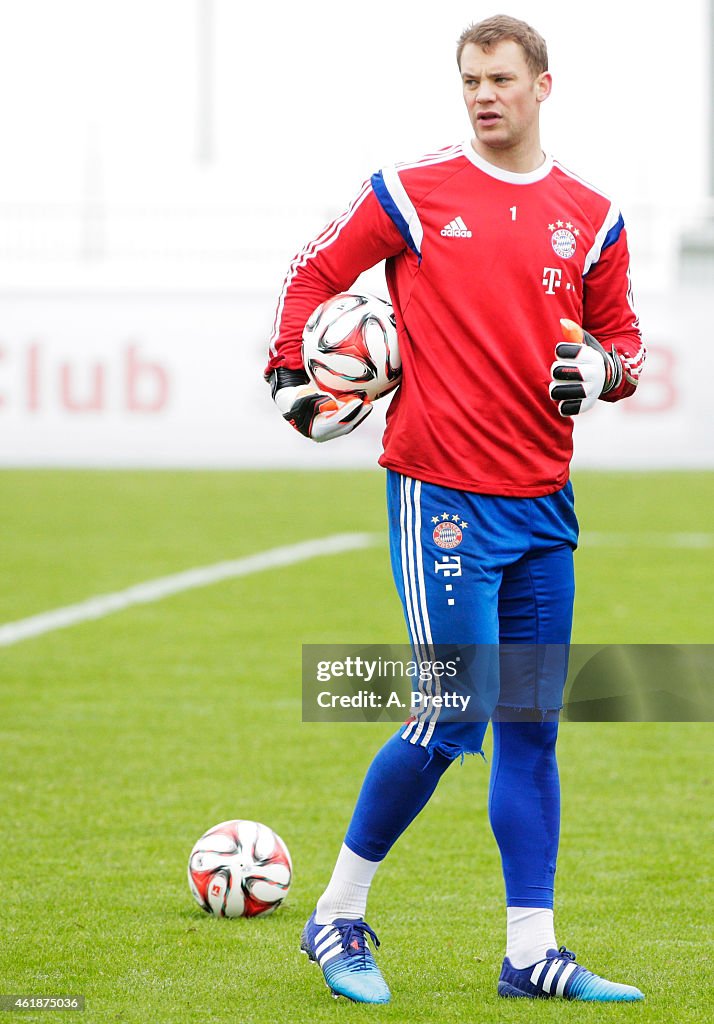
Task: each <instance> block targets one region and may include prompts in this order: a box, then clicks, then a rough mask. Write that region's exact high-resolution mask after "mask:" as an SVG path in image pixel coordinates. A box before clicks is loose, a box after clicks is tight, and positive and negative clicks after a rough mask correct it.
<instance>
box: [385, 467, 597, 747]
mask: <svg viewBox="0 0 714 1024" xmlns="http://www.w3.org/2000/svg"><path fill="white" fill-rule="evenodd" d="M387 505H388V511H389V538H390V553H391V561H392V572H393V574H394V580H395V583H396V586H397V591H398V593H399V597H400V599H401V602H402V606H403V609H404V616H405V619H406V623H407V629H408V632H409V639H410V641H411V644H412V647H413V649H414V652H415V656H416V657H417V659H418V660H422V659H429V658H431V659H437V660H439V661H443V660H444V657H443V656H444V655H448V653H449V651H450V650H453V648H455V647H458V648H467V649H468V651H469V652H470V653H469V655H468V657H467V660H468V661H470V666H469V670H468V673H467V675H468V676H469V678H468V680H467V683H466V685H468V686H469V687H471V688H472V689H473V687H474V686H476V691H477V692H475V694H474V697H475V700H473V701H472V703H471V706H472V711H473V709H474V708H478V709H479V716H480V717H481V718H482V719H483V718H484V717H485V718H488V717H490V716H491V715H493V716H494V717H495V716H496V715H497V714H499V713H501V714H502V711H503V709H507V708H512V709H532V710H533V711H555V710H557V709H559V708H560V707H561V706H562V696H563V687H564V685H565V677H566V674H567V645H568V644H569V642H570V633H571V627H572V617H573V600H574V595H575V583H574V573H573V550H574V549H575V547H576V546H577V540H578V523H577V519H576V517H575V510H574V501H573V490H572V486H571V485H570V483H568V484H566V486H565V487H563V488H562V490H560V491H557V492H556V493H554V494H549V495H545V496H544V497H538V498H505V497H498V496H493V495H487V494H473V493H470V492H466V491H456V490H453V489H451V488H448V487H439V486H436V485H435V484H429V483H424V482H422V481H419V480H413V479H411V478H409V477H405V476H402V475H401V474H399V473H395V472H393V471H392V470H388V471H387ZM499 645H500V647H499ZM546 645H554V646H553V647H551V648H549V647H547V646H546ZM519 648H520V650H519ZM447 683H449V681H448V680H446V679H444V678H442V679H441V680H438V679H437V680H431V681H427V682H426V683H424V681H423V680H422V681H420V682H419V684H418V685H419V687H420V688H422V689H424V688H426V689H427V690H429V689H431V690H432V691H433V689H434V686H437V688H438V687H439V685H441V684H443V685H446V684H447ZM462 684H463V680H462ZM443 714H444V712H443V710H439V709H433V708H432V710H431V712H429V713H427V712H426V711H425V713H424V714H423V715H421V713H419V714H418V715H417V719H421V722H423V723H424V728H423V729H421V732H422V733H424V734H426V732H428V731H429V730H428V723H429V722H433V721H434V720H435V719H438V718H439V716H440V715H441V716H442V717H443ZM430 716H431V717H430ZM472 717H473V714H472ZM408 728H409V726H408ZM411 731H412V732H416V731H419V722H417V725H416V726H415V725H414V724H413V723H411ZM405 738H406V737H405ZM420 742H422V741H421V740H420Z"/></svg>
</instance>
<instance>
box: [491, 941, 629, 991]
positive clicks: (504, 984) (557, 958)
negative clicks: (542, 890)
mask: <svg viewBox="0 0 714 1024" xmlns="http://www.w3.org/2000/svg"><path fill="white" fill-rule="evenodd" d="M498 994H499V996H520V997H525V998H526V999H580V1000H583V1001H586V1002H590V1003H633V1002H636V1001H639V1000H640V999H644V998H645V997H644V996H643V994H642V993H641V992H640V990H639V989H638V988H634V987H633V986H632V985H619V984H618V983H617V982H615V981H607V980H606V979H605V978H599V977H598V976H597V974H593V973H592V972H591V971H588V970H587V968H585V967H581V965H580V964H577V963H576V962H575V953H571V952H570V950H568V949H566V948H565V946H561V947H560V949H549V950H548V952H547V953H546V954H545V959H544V960H538V962H537V963H535V964H532V965H531V966H530V967H524V968H523V969H522V970H517V969H516V968H515V967H514V966H513V965H512V963H511V961H510V960H509V959H508V957H506V958H505V960H504V961H503V967H502V968H501V977H500V978H499V979H498Z"/></svg>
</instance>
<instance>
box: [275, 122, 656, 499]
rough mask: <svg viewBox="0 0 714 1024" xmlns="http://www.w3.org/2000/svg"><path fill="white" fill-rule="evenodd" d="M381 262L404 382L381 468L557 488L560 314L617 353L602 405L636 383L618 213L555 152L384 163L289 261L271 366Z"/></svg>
mask: <svg viewBox="0 0 714 1024" xmlns="http://www.w3.org/2000/svg"><path fill="white" fill-rule="evenodd" d="M383 259H386V278H387V286H388V289H389V294H390V297H391V300H392V303H393V305H394V311H395V314H396V320H397V329H398V332H399V347H400V352H401V357H402V363H403V379H402V384H401V386H400V388H399V390H398V391H397V394H396V395H395V397H394V398H393V400H392V402H391V405H390V408H389V410H388V413H387V427H386V430H385V434H384V442H383V443H384V454H383V455H382V457H381V458H380V460H379V461H380V463H381V465H383V466H387V467H389V468H390V469H394V470H396V471H398V472H400V473H403V474H405V475H407V476H411V477H414V478H416V479H420V480H424V481H427V482H430V483H435V484H440V485H442V486H446V487H453V488H455V489H457V490H465V491H474V492H480V493H484V494H500V495H506V496H516V497H528V496H537V495H543V494H549V493H551V492H553V491H556V490H558V489H559V488H561V487H562V486H563V485H564V484H565V483H566V482H567V479H568V471H569V464H570V458H571V456H572V420H571V419H570V418H566V417H562V416H560V414H559V412H558V408H557V405H556V403H555V402H553V401H552V399H551V398H550V395H549V392H548V386H549V383H550V379H551V378H550V367H551V364H552V362H553V360H554V358H555V356H554V348H555V345H556V343H557V342H558V341H561V340H563V339H562V332H561V328H560V324H559V320H560V318H561V317H569V318H570V319H571V320H575V321H577V323H580V324H582V325H583V326H584V327H585V328H586V330H588V331H589V332H590V333H591V334H593V335H594V336H595V337H596V338H597V339H598V341H600V342H601V343H602V344H603V345H604V346H605V348H606V349H607V350H608V351H609V350H610V349H611V348H612V347H614V348H615V349H616V350H617V352H618V353H619V354H620V357H621V359H622V362H623V367H624V371H625V372H624V375H623V380H622V382H621V383H620V385H619V386H618V388H617V389H616V390H614V391H612V392H610V393H609V394H608V395H607V396H606V400H607V401H616V400H618V399H620V398H624V397H626V396H627V395H630V394H632V392H633V391H634V389H635V387H636V385H637V380H638V377H639V373H640V369H641V367H642V363H643V360H644V345H643V343H642V339H641V336H640V331H639V326H638V321H637V316H636V314H635V312H634V309H633V306H632V296H631V288H630V275H629V255H628V249H627V236H626V231H625V227H624V223H623V220H622V216H621V214H620V212H619V210H618V209H617V208H616V207H615V206H614V205H613V204H612V202H611V201H610V199H608V198H607V196H605V195H603V193H601V192H599V191H598V190H597V189H595V188H593V186H591V185H589V184H587V183H586V182H584V181H582V180H581V179H580V178H578V177H576V176H575V175H574V174H572V173H571V172H570V171H568V170H566V169H565V168H564V167H562V166H561V165H560V164H558V163H557V162H555V161H554V160H552V159H551V158H546V160H545V162H544V164H543V165H542V166H541V167H539V168H538V169H537V170H535V171H532V172H530V173H527V174H516V173H513V172H510V171H505V170H501V169H500V168H498V167H495V166H493V165H492V164H489V163H487V162H486V161H484V160H483V159H482V158H480V157H479V156H478V155H477V154H476V153H475V152H474V150H473V147H472V146H471V143H470V142H466V143H462V144H459V145H456V146H452V147H450V148H448V149H445V150H442V151H440V152H438V153H434V154H431V155H429V156H425V157H423V158H422V159H421V160H418V161H416V162H414V163H405V164H398V165H396V166H394V167H390V168H385V169H383V170H381V171H379V172H378V173H377V174H374V175H373V176H372V178H371V179H370V181H368V182H366V183H365V185H364V186H363V188H362V191H361V192H360V193H359V195H358V196H357V198H356V199H355V200H354V202H353V203H352V205H351V206H350V207H349V208H348V209H347V210H346V211H345V213H343V214H342V215H341V216H340V217H338V218H337V219H336V220H334V221H333V222H332V223H331V224H329V225H328V226H327V228H325V230H324V231H323V232H322V234H320V235H319V236H318V237H317V238H316V239H314V240H313V241H312V242H310V243H309V244H308V245H307V246H306V247H305V248H304V249H303V250H302V251H301V252H300V253H298V255H297V256H296V257H295V259H294V260H293V263H292V264H291V267H290V270H289V272H288V275H287V277H286V279H285V283H284V285H283V289H282V292H281V295H280V298H279V301H278V308H277V312H276V316H275V325H274V331H273V335H272V338H271V351H270V361H269V363H268V367H267V369H266V375H267V374H268V373H269V372H270V371H271V370H272V369H273V368H274V367H278V366H286V367H290V368H292V369H296V368H298V367H301V366H302V359H301V352H300V344H301V338H302V331H303V327H304V325H305V323H306V321H307V319H308V317H309V316H310V314H311V313H312V311H313V310H314V309H315V308H316V306H318V305H319V304H320V303H321V302H323V301H324V300H325V299H326V298H327V297H328V296H330V295H333V294H334V293H336V292H340V291H346V290H348V289H349V288H350V286H351V285H352V284H353V282H354V281H355V279H356V278H357V277H358V276H359V274H360V273H362V271H364V270H366V269H367V268H369V267H372V266H374V265H375V264H376V263H379V262H380V261H381V260H383Z"/></svg>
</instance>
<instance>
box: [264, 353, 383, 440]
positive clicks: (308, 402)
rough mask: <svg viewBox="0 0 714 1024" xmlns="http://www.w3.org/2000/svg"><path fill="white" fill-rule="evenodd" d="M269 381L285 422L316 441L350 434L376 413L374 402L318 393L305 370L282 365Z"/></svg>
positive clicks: (274, 371)
mask: <svg viewBox="0 0 714 1024" xmlns="http://www.w3.org/2000/svg"><path fill="white" fill-rule="evenodd" d="M269 381H270V388H271V391H272V395H273V401H274V402H275V404H276V405H277V407H278V409H279V410H280V412H281V413H282V415H283V419H286V420H287V421H288V423H291V424H292V425H293V426H294V427H295V429H296V430H298V431H300V433H301V434H304V435H305V437H310V438H312V440H313V441H331V440H332V438H333V437H341V436H342V435H343V434H349V433H350V431H352V430H354V429H355V427H356V426H359V424H360V423H361V422H362V420H364V419H366V418H367V416H369V414H370V413H371V411H372V403H371V402H370V401H368V399H366V398H362V397H361V396H360V395H350V396H345V397H344V398H337V397H336V396H335V395H329V394H326V393H325V392H324V391H320V390H318V388H317V387H316V386H315V385H314V384H313V383H312V381H311V380H310V378H309V377H308V375H307V373H306V372H305V370H289V369H287V368H286V367H284V366H279V367H277V369H275V370H273V371H272V373H271V374H270V377H269Z"/></svg>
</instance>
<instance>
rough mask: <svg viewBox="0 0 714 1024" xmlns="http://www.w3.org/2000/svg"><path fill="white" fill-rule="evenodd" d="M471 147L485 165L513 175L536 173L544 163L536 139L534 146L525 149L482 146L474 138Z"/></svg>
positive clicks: (529, 145) (532, 144)
mask: <svg viewBox="0 0 714 1024" xmlns="http://www.w3.org/2000/svg"><path fill="white" fill-rule="evenodd" d="M471 146H472V148H473V151H474V153H476V154H477V155H478V156H480V157H481V159H482V160H485V161H486V163H489V164H493V165H494V167H500V168H501V170H502V171H512V172H513V173H515V174H529V173H530V172H531V171H537V170H538V168H539V167H541V166H542V164H543V162H544V161H545V153H544V152H543V150H542V149H541V145H540V139H537V140H536V141H535V144H534V143H529V144H528V146H527V147H526V146H524V147H513V148H512V149H496V148H495V147H492V146H484V145H483V143H481V142H480V141H479V140H478V139H477V138H476V137H475V136H474V138H473V139H472V140H471Z"/></svg>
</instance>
